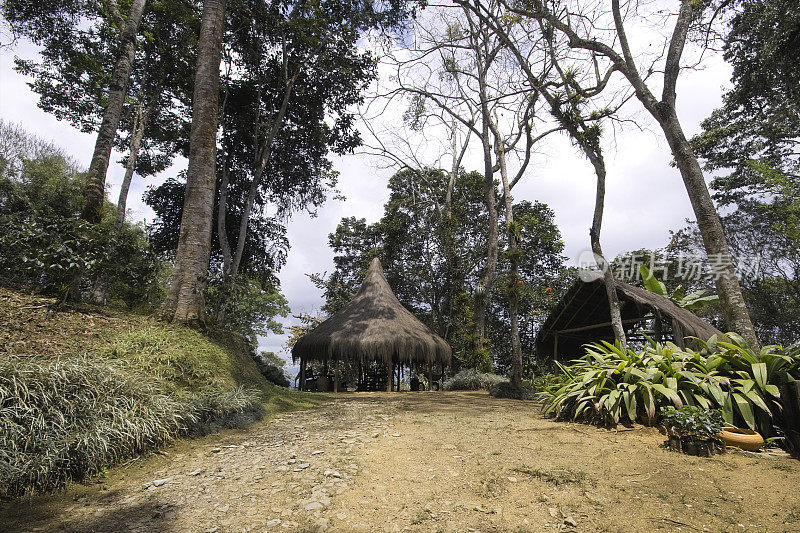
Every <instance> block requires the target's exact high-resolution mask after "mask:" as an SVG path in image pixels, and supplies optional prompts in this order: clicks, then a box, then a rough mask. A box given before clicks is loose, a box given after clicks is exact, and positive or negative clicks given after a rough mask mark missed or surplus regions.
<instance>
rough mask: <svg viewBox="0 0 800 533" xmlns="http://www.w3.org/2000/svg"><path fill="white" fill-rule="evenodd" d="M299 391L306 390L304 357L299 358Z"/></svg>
mask: <svg viewBox="0 0 800 533" xmlns="http://www.w3.org/2000/svg"><path fill="white" fill-rule="evenodd" d="M299 385H300V387H298V388H299V389H300V390H305V388H306V359H305V357H301V358H300V383H299Z"/></svg>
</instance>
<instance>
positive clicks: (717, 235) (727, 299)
mask: <svg viewBox="0 0 800 533" xmlns="http://www.w3.org/2000/svg"><path fill="white" fill-rule="evenodd" d="M661 110H662V112H661V113H660V116H657V117H656V118H657V119H658V122H659V124H660V125H661V129H662V130H663V131H664V136H665V137H666V138H667V143H669V147H670V149H671V150H672V155H673V156H674V157H675V164H676V165H677V167H678V170H679V171H680V173H681V178H683V183H684V186H685V187H686V192H687V193H688V194H689V200H690V201H691V203H692V209H693V210H694V216H695V218H697V227H698V228H699V229H700V235H701V236H702V237H703V244H704V245H705V249H706V254H707V255H708V259H709V261H710V262H712V263H713V267H714V273H715V275H716V279H715V280H714V283H715V285H716V288H717V294H718V295H719V299H720V304H721V306H722V311H723V314H724V316H725V324H726V325H727V327H728V329H729V330H732V331H735V332H737V333H739V334H740V335H741V336H742V337H743V338H744V340H746V341H747V342H748V344H750V346H751V347H753V348H755V349H759V347H760V342H759V340H758V337H757V336H756V332H755V329H754V328H753V322H752V321H751V320H750V312H749V311H748V310H747V305H746V304H745V301H744V296H743V295H742V288H741V286H740V285H739V279H738V278H737V277H736V268H735V267H734V265H733V258H732V257H731V252H730V248H729V247H728V241H727V239H726V238H725V232H724V230H723V228H722V222H721V221H720V219H719V214H718V213H717V209H716V207H715V206H714V202H713V200H712V199H711V194H710V193H709V192H708V186H707V185H706V181H705V179H704V177H703V171H702V169H701V168H700V164H699V163H698V161H697V156H695V155H694V152H693V151H692V147H691V145H690V144H689V141H687V140H686V136H685V135H684V134H683V129H682V128H681V125H680V122H679V121H678V116H677V114H676V113H675V109H674V107H673V106H663V105H662V106H661Z"/></svg>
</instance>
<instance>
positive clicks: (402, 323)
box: [292, 258, 451, 364]
mask: <svg viewBox="0 0 800 533" xmlns="http://www.w3.org/2000/svg"><path fill="white" fill-rule="evenodd" d="M450 356H451V349H450V346H449V345H448V344H447V342H445V340H444V339H442V338H441V337H439V336H438V335H436V334H435V333H434V332H433V331H431V330H430V328H428V326H426V325H425V324H423V323H422V322H420V321H419V320H417V318H416V317H415V316H414V315H412V314H411V312H409V311H408V310H407V309H406V308H405V307H403V305H402V304H401V303H400V302H399V301H398V300H397V297H396V296H395V295H394V292H392V289H391V287H389V283H388V282H387V281H386V278H385V277H384V275H383V268H381V263H380V261H379V260H378V259H377V258H375V259H373V260H372V263H371V264H370V266H369V269H368V270H367V274H366V276H365V277H364V282H363V283H362V285H361V288H360V289H359V291H358V293H357V294H356V296H355V298H353V300H352V301H351V302H350V303H348V304H347V305H346V306H344V307H343V308H342V309H341V310H340V311H339V312H338V313H336V314H335V315H333V316H332V317H330V318H328V319H327V320H325V321H324V322H323V323H322V324H320V325H319V326H317V327H316V328H314V329H313V330H311V331H310V332H309V333H308V334H306V335H305V336H303V337H302V338H300V340H298V341H297V343H296V344H295V345H294V348H292V359H293V360H294V361H297V360H298V359H301V358H302V359H305V360H307V361H309V360H316V361H326V360H331V361H341V360H361V361H370V360H380V361H383V362H409V363H410V362H417V363H442V364H448V363H449V362H450Z"/></svg>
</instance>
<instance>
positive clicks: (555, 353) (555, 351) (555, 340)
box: [553, 331, 558, 361]
mask: <svg viewBox="0 0 800 533" xmlns="http://www.w3.org/2000/svg"><path fill="white" fill-rule="evenodd" d="M553 361H558V332H557V331H556V332H555V333H553Z"/></svg>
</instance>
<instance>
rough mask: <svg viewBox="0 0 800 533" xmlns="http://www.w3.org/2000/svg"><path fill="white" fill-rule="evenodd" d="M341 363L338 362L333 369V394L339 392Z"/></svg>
mask: <svg viewBox="0 0 800 533" xmlns="http://www.w3.org/2000/svg"><path fill="white" fill-rule="evenodd" d="M339 363H340V362H339V361H336V362H335V363H334V367H333V392H339Z"/></svg>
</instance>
